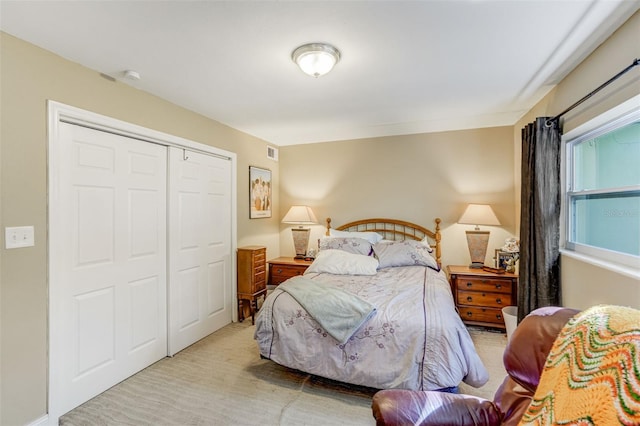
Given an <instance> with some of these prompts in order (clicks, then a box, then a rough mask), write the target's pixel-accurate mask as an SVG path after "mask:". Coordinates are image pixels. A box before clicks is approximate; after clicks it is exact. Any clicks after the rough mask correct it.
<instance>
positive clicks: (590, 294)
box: [513, 12, 640, 309]
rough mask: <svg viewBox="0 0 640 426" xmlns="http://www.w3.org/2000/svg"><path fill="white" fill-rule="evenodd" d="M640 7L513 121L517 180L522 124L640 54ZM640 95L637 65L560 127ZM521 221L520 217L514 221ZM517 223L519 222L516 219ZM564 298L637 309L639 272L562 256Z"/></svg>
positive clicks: (573, 98) (561, 106)
mask: <svg viewBox="0 0 640 426" xmlns="http://www.w3.org/2000/svg"><path fill="white" fill-rule="evenodd" d="M639 37H640V12H636V13H635V14H634V15H633V16H632V17H631V18H629V20H628V21H627V22H626V23H625V24H624V25H623V26H621V27H620V28H619V29H618V30H617V31H616V32H615V33H614V34H613V35H612V36H611V37H609V39H607V41H605V42H604V43H603V44H602V45H600V46H599V47H598V49H596V51H595V52H594V53H593V54H591V55H590V56H589V57H588V58H587V59H586V60H584V61H583V62H582V63H581V64H580V65H579V66H578V67H576V69H575V70H573V71H572V72H571V73H570V74H569V75H568V76H567V77H566V78H565V79H564V80H562V82H560V84H558V86H557V87H556V88H555V89H554V90H553V91H552V92H551V93H549V94H548V95H547V96H546V97H545V98H544V99H543V100H542V101H540V102H539V103H538V104H537V105H536V106H535V107H534V108H533V109H532V110H531V111H529V112H528V113H527V114H526V116H524V117H523V118H522V119H521V120H520V121H518V123H516V125H515V126H514V129H513V131H514V144H515V145H516V148H515V150H514V153H515V155H516V159H515V163H516V165H517V166H516V168H515V169H514V173H515V176H516V181H517V182H519V181H520V167H519V166H518V165H519V164H520V160H521V156H520V152H521V151H520V147H521V136H520V129H522V128H523V127H524V126H525V125H526V124H527V123H529V122H531V121H533V120H534V119H535V117H538V116H555V115H556V114H559V113H560V112H562V111H564V110H565V109H566V108H568V107H569V106H570V105H572V104H574V103H575V102H577V101H578V100H579V99H581V98H582V97H583V96H585V95H587V94H588V93H590V92H591V91H593V90H594V89H595V88H597V87H598V86H600V85H601V84H602V83H604V82H605V81H607V80H609V79H610V78H611V77H613V76H614V75H615V74H617V73H618V72H619V71H621V70H622V69H624V68H626V67H627V66H628V65H630V64H631V63H632V62H633V60H634V59H635V58H640V43H638V39H639ZM638 94H640V67H635V68H634V69H632V70H631V71H629V72H628V73H627V74H625V75H624V76H623V77H621V78H620V79H619V80H617V81H616V82H614V83H613V84H611V85H610V86H608V87H607V88H605V89H603V90H602V91H600V92H599V93H598V94H596V95H595V96H593V97H592V98H591V99H589V100H588V101H586V102H585V103H583V104H582V105H580V106H579V107H577V108H576V109H574V110H573V111H571V112H570V113H568V114H567V115H565V116H564V123H563V130H564V132H565V133H566V132H568V131H570V130H572V129H574V128H576V127H578V126H580V125H582V124H584V123H585V122H587V121H589V120H590V119H592V118H594V117H596V116H598V115H599V114H602V113H604V112H605V111H607V110H609V109H611V108H613V107H615V106H616V105H619V104H621V103H622V102H624V101H626V100H628V99H630V98H632V97H634V96H635V95H638ZM516 189H517V193H516V201H517V203H516V206H517V207H518V209H517V218H518V219H519V215H520V211H519V206H520V187H519V185H518V186H516ZM518 222H519V220H518ZM518 226H519V223H518ZM561 270H562V277H561V282H562V291H563V294H562V303H563V305H564V306H568V307H572V308H577V309H585V308H587V307H589V306H591V305H593V304H597V303H609V304H620V305H627V306H632V307H635V308H640V282H639V280H638V278H637V277H632V276H630V275H625V274H619V273H615V272H611V270H609V269H605V268H603V267H601V266H595V265H592V264H589V263H586V262H584V261H581V260H578V259H575V258H572V257H569V256H567V255H562V257H561Z"/></svg>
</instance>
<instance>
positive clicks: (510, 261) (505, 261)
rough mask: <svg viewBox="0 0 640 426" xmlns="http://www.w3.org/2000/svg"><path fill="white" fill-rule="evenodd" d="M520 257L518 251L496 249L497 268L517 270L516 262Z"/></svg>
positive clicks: (508, 270)
mask: <svg viewBox="0 0 640 426" xmlns="http://www.w3.org/2000/svg"><path fill="white" fill-rule="evenodd" d="M519 258H520V253H518V252H508V251H502V250H500V249H496V255H495V258H494V259H495V262H496V268H500V269H504V270H505V271H507V272H511V273H513V272H515V263H516V262H517V261H518V259H519Z"/></svg>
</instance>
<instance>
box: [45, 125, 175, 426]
mask: <svg viewBox="0 0 640 426" xmlns="http://www.w3.org/2000/svg"><path fill="white" fill-rule="evenodd" d="M56 143H57V145H56V146H55V149H56V152H55V155H53V157H54V158H55V160H54V162H53V163H52V164H51V167H52V168H53V170H54V172H53V173H52V182H53V183H52V186H51V192H52V195H51V196H50V203H51V213H50V220H51V226H50V232H51V235H50V252H51V254H50V277H51V278H50V322H51V325H50V327H51V330H52V336H51V343H50V357H51V365H54V366H56V367H55V370H54V371H52V375H51V377H52V381H51V392H52V393H54V394H55V395H56V397H58V396H59V399H57V400H55V409H56V413H54V414H57V413H64V412H66V411H68V410H69V409H71V408H74V407H76V406H78V405H80V404H81V403H83V402H85V401H87V400H88V399H90V398H92V397H93V396H95V395H97V394H99V393H100V392H103V391H104V390H106V389H108V388H109V387H111V386H113V385H114V384H116V383H118V382H120V381H122V380H124V379H125V378H127V377H129V376H131V375H132V374H134V373H136V372H137V371H139V370H141V369H142V368H145V367H146V366H148V365H150V364H152V363H154V362H155V361H157V360H159V359H161V358H162V357H164V356H166V354H167V319H166V318H167V317H166V308H167V299H166V292H167V290H166V289H167V282H166V257H167V248H166V204H167V198H166V193H167V148H166V147H163V146H159V145H154V144H151V143H145V142H142V141H139V140H135V139H131V138H126V137H123V136H119V135H115V134H112V133H107V132H103V131H99V130H95V129H89V128H86V127H82V126H78V125H73V124H67V123H60V125H59V137H58V140H57V142H56Z"/></svg>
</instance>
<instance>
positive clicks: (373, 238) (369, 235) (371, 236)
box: [329, 228, 382, 244]
mask: <svg viewBox="0 0 640 426" xmlns="http://www.w3.org/2000/svg"><path fill="white" fill-rule="evenodd" d="M329 236H330V237H342V238H363V239H365V240H367V241H369V242H370V243H371V244H375V243H377V242H379V241H381V240H382V235H380V234H378V233H377V232H347V231H338V230H336V229H333V228H331V229H329Z"/></svg>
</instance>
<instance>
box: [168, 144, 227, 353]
mask: <svg viewBox="0 0 640 426" xmlns="http://www.w3.org/2000/svg"><path fill="white" fill-rule="evenodd" d="M169 167H170V169H169V182H170V184H169V186H170V191H169V224H170V240H171V241H175V242H176V244H173V243H172V244H171V245H170V247H171V248H170V255H169V259H170V261H169V274H170V285H169V312H170V316H169V353H170V354H171V355H173V354H175V353H177V352H178V351H180V350H182V349H184V348H185V347H187V346H189V345H191V344H193V343H195V342H196V341H198V340H200V339H202V338H203V337H205V336H207V335H209V334H211V333H212V332H214V331H215V330H217V329H219V328H221V327H222V326H224V325H226V324H228V323H230V322H231V318H232V312H233V311H232V303H231V301H232V294H231V260H232V259H231V193H230V191H231V162H230V161H229V160H228V159H222V158H218V157H214V156H210V155H205V154H201V153H197V152H191V151H186V152H185V151H184V150H182V149H178V148H170V149H169ZM174 306H175V307H176V309H174Z"/></svg>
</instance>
